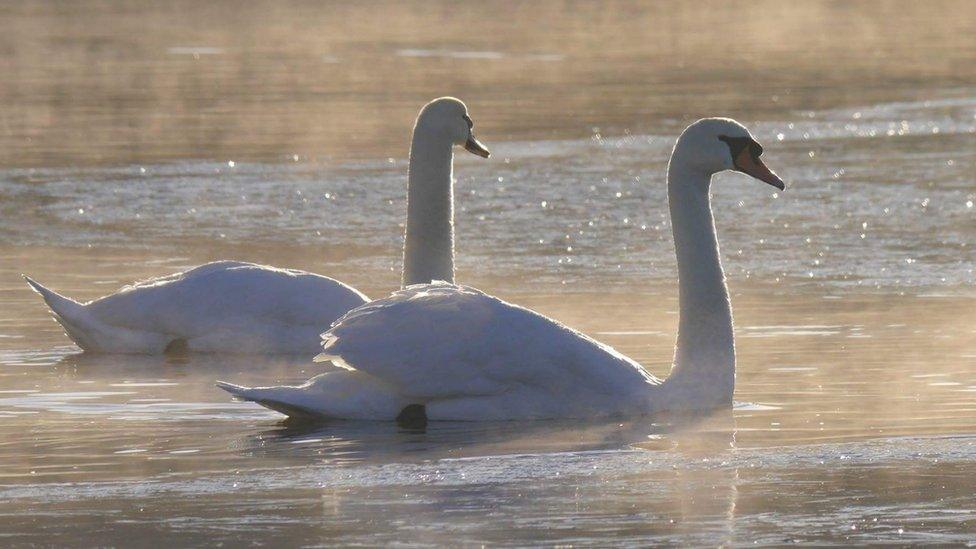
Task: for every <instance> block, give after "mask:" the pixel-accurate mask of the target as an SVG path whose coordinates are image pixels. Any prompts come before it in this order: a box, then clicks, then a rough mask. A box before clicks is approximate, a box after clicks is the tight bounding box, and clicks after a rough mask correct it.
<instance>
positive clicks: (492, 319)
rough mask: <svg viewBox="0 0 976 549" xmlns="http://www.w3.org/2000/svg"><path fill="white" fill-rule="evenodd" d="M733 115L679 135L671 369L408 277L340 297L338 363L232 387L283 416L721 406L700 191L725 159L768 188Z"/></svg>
mask: <svg viewBox="0 0 976 549" xmlns="http://www.w3.org/2000/svg"><path fill="white" fill-rule="evenodd" d="M761 153H762V148H761V147H760V146H759V144H758V143H757V142H756V140H755V139H754V138H753V137H752V136H751V135H750V134H749V132H748V130H746V128H744V127H743V126H742V125H741V124H739V123H737V122H735V121H733V120H729V119H723V118H711V119H705V120H700V121H698V122H695V123H694V124H692V125H691V126H689V127H688V128H687V129H686V130H685V131H684V132H683V133H682V134H681V136H680V137H679V138H678V141H677V144H676V145H675V147H674V151H673V153H672V155H671V161H670V163H669V165H668V202H669V205H670V209H671V220H672V228H673V232H674V240H675V249H676V253H677V259H678V279H679V285H680V291H679V294H680V298H679V299H680V311H681V312H680V315H681V316H680V321H679V327H678V338H677V346H676V350H675V355H674V364H673V367H672V370H671V374H670V376H669V377H668V378H667V379H666V380H664V381H661V380H658V379H656V378H655V377H654V376H652V375H651V374H649V373H648V372H647V371H645V370H644V369H643V368H642V367H641V366H640V365H639V364H637V363H636V362H635V361H633V360H631V359H629V358H627V357H625V356H623V355H621V354H620V353H618V352H616V351H615V350H614V349H612V348H611V347H609V346H607V345H604V344H602V343H599V342H597V341H594V340H593V339H591V338H589V337H587V336H585V335H583V334H581V333H579V332H576V331H574V330H572V329H570V328H568V327H566V326H564V325H562V324H560V323H558V322H555V321H553V320H551V319H549V318H546V317H544V316H542V315H540V314H537V313H534V312H532V311H530V310H527V309H523V308H521V307H518V306H516V305H512V304H510V303H506V302H504V301H502V300H500V299H498V298H495V297H491V296H489V295H486V294H484V293H482V292H480V291H478V290H475V289H473V288H468V287H464V286H455V285H453V284H448V283H434V284H427V285H415V286H410V287H408V288H406V289H403V290H400V291H398V292H396V293H394V294H393V295H392V296H391V297H388V298H386V299H381V300H378V301H374V302H372V303H368V304H366V305H363V306H362V307H359V308H357V309H354V310H352V311H350V312H349V313H348V314H347V315H345V316H344V317H343V318H341V319H340V320H339V321H337V322H336V323H335V324H334V325H333V326H332V328H331V329H330V330H329V331H328V332H326V333H324V334H323V347H324V349H325V350H324V352H323V353H322V354H321V355H320V356H319V358H320V359H323V360H331V361H333V362H334V363H336V364H337V365H339V366H340V367H343V368H345V370H340V371H333V372H328V373H325V374H322V375H319V376H317V377H314V378H312V379H311V380H310V381H308V382H307V383H306V384H304V385H302V386H299V387H265V388H245V387H240V386H236V385H231V384H228V383H224V382H218V385H219V386H220V387H221V388H223V389H225V390H227V391H228V392H230V393H231V394H233V395H235V396H236V397H239V398H242V399H245V400H252V401H255V402H257V403H259V404H262V405H263V406H266V407H268V408H271V409H273V410H277V411H280V412H283V413H285V414H288V415H292V416H303V415H305V416H309V415H310V416H318V417H325V418H348V419H369V420H392V419H398V420H401V421H408V422H413V421H414V420H420V421H423V422H425V421H426V420H427V419H431V420H514V419H544V418H591V417H604V416H618V415H640V414H648V413H653V412H657V411H661V410H676V409H711V408H715V407H722V406H729V405H730V404H731V402H732V392H733V388H734V385H735V347H734V343H733V337H732V309H731V305H730V303H729V294H728V290H727V289H726V286H725V275H724V274H723V272H722V266H721V263H720V261H719V250H718V242H717V240H716V237H715V227H714V224H713V221H712V212H711V206H710V200H709V189H710V183H711V177H712V175H713V174H715V173H717V172H720V171H723V170H729V169H734V170H738V171H741V172H744V173H747V174H749V175H751V176H753V177H755V178H757V179H760V180H762V181H764V182H766V183H769V184H770V185H773V186H774V187H777V188H778V189H783V188H784V187H785V185H784V184H783V181H782V180H781V179H780V178H779V177H777V176H776V175H775V174H774V173H772V172H771V171H769V169H768V168H766V166H765V165H764V164H763V162H762V161H761V160H760V159H759V155H760V154H761Z"/></svg>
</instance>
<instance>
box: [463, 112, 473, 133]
mask: <svg viewBox="0 0 976 549" xmlns="http://www.w3.org/2000/svg"><path fill="white" fill-rule="evenodd" d="M461 118H464V121H465V122H467V123H468V129H469V130H473V129H474V122H472V121H471V117H470V116H468V115H466V114H465V115H463V116H462V117H461Z"/></svg>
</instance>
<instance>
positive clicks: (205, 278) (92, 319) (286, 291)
mask: <svg viewBox="0 0 976 549" xmlns="http://www.w3.org/2000/svg"><path fill="white" fill-rule="evenodd" d="M472 128H473V123H472V122H471V119H470V118H469V117H468V114H467V108H466V107H465V105H464V103H462V102H461V101H459V100H457V99H454V98H451V97H444V98H440V99H436V100H434V101H431V102H430V103H428V104H427V105H425V106H424V108H423V109H422V110H421V111H420V114H419V115H418V117H417V122H416V124H415V126H414V135H413V142H412V144H411V148H410V172H409V182H408V217H407V228H406V233H407V234H406V245H405V255H404V277H403V281H404V284H416V283H420V282H431V281H432V280H435V279H436V280H448V281H453V280H454V230H453V221H454V219H453V193H452V167H453V160H454V157H453V147H454V145H463V146H464V147H465V148H466V149H467V150H468V151H470V152H472V153H474V154H477V155H479V156H483V157H486V158H487V157H488V155H489V152H488V150H487V149H486V148H485V147H484V145H482V144H481V143H480V142H478V141H477V140H476V139H475V138H474V136H473V135H472ZM25 279H26V280H27V283H28V284H29V285H30V287H31V288H32V289H34V290H35V291H36V292H37V293H39V294H40V295H41V297H42V298H43V299H44V301H45V302H46V303H47V305H48V307H49V308H50V309H51V312H52V314H53V316H54V318H55V320H57V321H58V322H59V323H60V324H61V325H62V327H63V328H64V330H65V333H66V334H67V335H68V337H70V338H71V339H72V340H73V341H74V342H75V343H77V344H78V346H79V347H81V348H82V349H84V350H85V351H89V352H101V353H140V354H160V353H165V352H172V351H179V352H185V351H194V352H209V353H255V354H308V355H309V356H311V355H314V354H315V353H316V352H318V351H319V350H320V348H319V334H320V333H321V332H322V330H323V329H325V328H327V327H328V326H330V325H331V324H332V323H333V322H334V321H335V320H336V319H338V318H339V317H341V316H342V315H344V314H345V313H346V312H348V311H349V310H351V309H353V308H355V307H358V306H360V305H362V304H364V303H366V302H368V301H369V300H368V298H367V297H366V296H365V295H363V294H362V293H360V292H359V291H357V290H355V289H354V288H351V287H350V286H347V285H346V284H343V283H342V282H339V281H338V280H334V279H331V278H328V277H325V276H320V275H316V274H311V273H307V272H303V271H297V270H292V269H278V268H275V267H267V266H263V265H256V264H253V263H243V262H238V261H218V262H214V263H208V264H205V265H201V266H199V267H196V268H193V269H190V270H188V271H185V272H181V273H176V274H173V275H169V276H165V277H162V278H156V279H151V280H147V281H144V282H140V283H137V284H134V285H131V286H127V287H125V288H123V289H122V290H120V291H118V292H116V293H114V294H111V295H108V296H105V297H103V298H100V299H96V300H94V301H92V302H90V303H84V304H83V303H79V302H77V301H74V300H72V299H70V298H67V297H64V296H62V295H59V294H58V293H56V292H54V291H52V290H50V289H48V288H45V287H44V286H42V285H41V284H39V283H38V282H36V281H34V280H32V279H30V278H28V277H26V276H25Z"/></svg>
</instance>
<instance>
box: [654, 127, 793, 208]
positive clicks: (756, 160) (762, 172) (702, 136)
mask: <svg viewBox="0 0 976 549" xmlns="http://www.w3.org/2000/svg"><path fill="white" fill-rule="evenodd" d="M762 153H763V148H762V145H760V144H759V142H758V141H756V138H755V137H753V135H752V134H751V133H749V130H747V129H746V127H745V126H743V125H742V124H740V123H738V122H736V121H735V120H732V119H731V118H703V119H701V120H699V121H697V122H695V123H694V124H692V125H690V126H688V127H687V128H685V131H683V132H682V133H681V136H680V137H678V142H677V143H676V144H675V146H674V153H673V154H672V157H674V158H680V159H681V161H682V162H684V163H685V164H686V165H689V166H690V167H693V168H695V169H698V170H701V171H703V172H705V173H706V174H707V175H708V176H711V175H714V174H716V173H718V172H723V171H726V170H734V171H737V172H742V173H744V174H746V175H749V176H752V177H754V178H756V179H758V180H759V181H762V182H764V183H768V184H770V185H772V186H773V187H776V188H777V189H779V190H781V191H782V190H784V189H785V188H786V184H785V183H784V182H783V180H782V179H780V178H779V176H778V175H776V174H775V173H773V171H772V170H770V169H769V168H767V167H766V164H764V163H763V161H762V159H760V156H762Z"/></svg>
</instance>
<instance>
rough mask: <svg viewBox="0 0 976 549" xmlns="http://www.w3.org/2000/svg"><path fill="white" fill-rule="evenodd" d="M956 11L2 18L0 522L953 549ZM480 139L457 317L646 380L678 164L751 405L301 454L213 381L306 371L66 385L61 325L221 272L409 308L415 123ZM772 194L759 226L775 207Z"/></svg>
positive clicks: (339, 434)
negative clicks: (277, 274)
mask: <svg viewBox="0 0 976 549" xmlns="http://www.w3.org/2000/svg"><path fill="white" fill-rule="evenodd" d="M974 35H976V4H973V3H971V2H965V1H939V2H934V3H912V2H897V1H866V2H856V3H855V2H852V3H837V2H826V1H825V2H803V3H782V2H772V1H753V2H705V3H682V2H646V3H644V2H620V3H617V2H610V3H588V2H558V1H549V0H545V1H541V2H476V3H455V2H370V3H363V4H359V3H305V2H249V3H236V2H224V1H217V2H209V3H199V2H168V3H142V2H130V1H121V2H108V3H103V2H91V3H89V2H85V3H56V2H24V3H19V4H10V5H5V6H3V7H0V440H3V441H5V442H3V443H2V444H0V514H2V516H3V517H4V518H3V519H0V523H2V524H3V528H2V530H3V532H4V534H5V536H7V538H6V539H7V540H8V541H9V542H10V543H16V544H57V545H70V544H78V543H82V544H85V545H96V544H98V545H131V544H133V543H136V542H137V541H136V540H138V542H142V540H150V539H151V540H154V542H160V543H174V544H177V545H203V544H206V545H211V544H217V543H221V542H223V543H234V544H237V543H239V542H241V541H247V542H253V543H268V544H275V545H281V544H285V545H313V544H328V545H345V544H369V545H372V544H391V543H406V544H434V545H458V544H461V545H475V544H478V545H480V544H513V545H536V544H550V543H551V544H577V545H584V546H590V545H597V546H606V545H615V544H621V545H622V544H630V545H642V546H643V545H655V544H684V545H719V544H726V545H746V544H750V545H751V544H763V545H780V544H783V543H787V542H794V541H796V542H806V543H811V544H826V543H837V544H860V543H868V542H877V543H884V544H912V543H941V544H963V543H971V542H972V540H973V537H972V536H973V523H972V519H971V517H970V515H971V512H970V511H971V510H972V508H973V506H974V503H976V502H974V499H973V493H974V492H976V485H974V480H973V479H974V478H976V475H974V473H976V467H974V465H973V463H976V436H974V434H976V329H974V326H976V313H974V311H976V295H974V293H973V287H974V283H976V275H974V269H976V251H974V245H973V243H974V242H976V223H974V217H973V215H974V209H973V207H972V204H973V202H974V201H976V175H974V174H976V43H974V42H973V39H972V36H974ZM442 95H454V96H457V97H460V98H462V99H463V100H464V101H465V102H466V103H467V105H468V107H469V110H470V114H471V117H472V119H473V120H474V123H475V125H476V128H477V135H478V137H479V139H481V140H483V141H484V142H485V144H486V145H488V147H489V148H490V149H491V150H492V157H491V159H490V160H487V161H486V160H483V159H480V158H473V157H470V158H469V156H470V155H466V156H461V155H459V156H458V158H457V159H456V165H455V171H454V176H455V177H456V179H457V183H456V185H455V190H454V192H455V201H456V205H455V208H456V209H455V214H456V221H457V227H456V231H457V250H456V251H457V265H458V271H457V277H458V281H459V282H462V283H465V284H471V285H474V286H477V287H479V288H481V289H483V290H485V291H488V292H490V293H492V294H495V295H498V296H500V297H502V298H504V299H507V300H509V301H512V302H514V303H518V304H520V305H523V306H526V307H528V308H531V309H533V310H536V311H539V312H540V313H543V314H546V315H548V316H551V317H552V318H555V319H557V320H559V321H561V322H564V323H566V324H567V325H569V326H572V327H575V328H578V329H579V330H581V331H583V332H584V333H586V334H588V335H590V336H592V337H594V338H596V339H598V340H600V341H602V342H605V343H607V344H609V345H612V346H613V347H614V348H616V349H617V350H619V351H620V352H622V353H624V354H626V355H628V356H631V357H633V358H634V359H636V360H638V361H639V362H640V363H641V364H643V365H644V366H645V367H646V368H647V369H648V370H650V371H651V372H653V373H654V374H655V375H658V376H661V377H664V376H666V375H667V373H668V370H669V367H670V363H671V359H672V352H673V347H674V333H675V330H676V326H677V310H678V307H677V286H676V284H675V264H674V263H675V261H674V251H673V247H672V239H671V234H670V231H671V227H670V224H669V218H668V210H667V197H666V192H665V187H664V174H665V169H666V163H667V160H668V155H669V153H670V151H671V148H672V147H673V144H674V139H675V137H676V136H677V134H678V133H679V132H680V131H681V129H682V128H684V127H685V126H686V125H687V123H688V122H690V121H692V120H694V119H697V118H700V117H702V116H710V115H724V116H731V117H734V118H736V119H738V120H740V121H742V122H743V123H745V124H746V125H747V126H748V127H749V128H750V130H752V131H753V132H754V133H755V135H756V136H757V138H758V139H759V140H760V141H761V142H762V144H763V147H764V151H765V152H764V154H763V159H764V160H765V161H766V162H767V163H768V165H769V166H770V167H771V168H773V169H774V170H775V171H776V172H777V173H778V174H779V175H781V176H782V177H783V178H784V180H786V181H787V182H788V183H789V186H788V188H787V189H786V190H785V191H784V192H782V193H778V192H777V193H775V194H774V191H775V189H771V188H769V187H766V186H764V185H760V184H755V182H752V181H747V180H746V177H745V176H741V175H739V174H722V175H719V176H717V177H716V180H715V181H716V182H715V184H714V186H713V195H714V196H713V202H714V210H715V222H716V225H717V229H718V235H719V240H720V242H721V251H722V260H723V265H724V267H725V270H726V275H727V277H728V282H729V286H730V289H731V293H732V304H733V307H734V313H735V314H734V316H735V325H736V351H737V357H738V375H737V382H736V392H735V400H736V405H735V406H734V407H733V409H732V410H731V411H730V412H729V411H724V412H722V413H719V414H715V415H710V416H707V417H691V418H689V417H674V416H670V417H669V416H663V417H654V418H641V419H628V420H620V421H613V422H592V423H579V422H551V423H550V422H543V423H538V422H537V423H534V424H530V425H525V424H519V423H517V422H516V423H504V424H497V423H491V424H453V423H451V424H442V425H432V426H430V427H429V428H428V429H427V430H426V431H424V432H417V431H406V430H400V429H398V428H396V427H394V426H392V425H386V424H360V423H348V422H338V423H331V424H325V425H312V426H308V425H306V426H296V425H282V424H280V422H279V421H280V419H281V418H280V416H279V415H277V414H274V413H272V412H269V411H267V410H265V409H263V408H260V407H258V406H256V405H252V404H248V403H238V402H233V401H231V400H230V399H228V398H227V396H226V395H225V394H223V393H222V392H220V391H218V390H217V389H215V387H214V386H213V381H214V380H216V379H230V380H234V381H235V382H240V383H247V384H258V385H262V384H271V383H292V382H302V381H304V380H306V379H308V378H309V377H311V376H313V375H315V374H317V373H319V372H320V371H321V368H322V367H323V366H322V365H320V364H314V363H312V362H310V361H308V360H304V359H300V358H299V359H283V358H267V357H250V356H230V357H228V356H194V355H191V356H188V357H179V358H172V357H170V358H156V357H133V356H97V355H85V354H80V353H79V351H78V349H77V348H76V347H75V346H73V345H72V344H71V343H70V341H69V340H68V339H67V338H66V337H65V336H64V334H63V333H62V331H61V329H60V327H59V326H58V325H57V324H55V323H54V322H52V321H51V319H50V317H49V315H48V312H47V311H46V310H45V308H44V306H43V304H42V302H41V301H40V300H39V299H38V297H37V295H36V294H34V293H32V292H31V291H30V290H29V289H28V288H27V287H26V285H25V284H24V283H23V280H22V279H21V277H20V275H21V273H26V274H29V275H31V276H32V277H34V278H36V279H37V280H39V281H41V282H43V283H45V284H47V285H50V286H51V287H53V288H55V289H57V290H59V291H61V292H63V293H64V294H66V295H68V296H71V297H74V298H77V299H80V300H82V301H84V300H88V299H94V298H96V297H98V296H101V295H105V294H107V293H110V292H113V291H115V290H117V289H118V288H120V287H122V286H123V285H125V284H128V283H131V282H133V281H136V280H141V279H144V278H147V277H152V276H159V275H164V274H168V273H172V272H176V271H179V270H181V269H185V268H188V267H191V266H194V265H199V264H201V263H204V262H206V261H210V260H216V259H225V258H235V259H241V260H249V261H256V262H260V263H267V264H273V265H278V266H282V267H293V268H299V269H305V270H309V271H312V272H319V273H323V274H327V275H329V276H333V277H335V278H337V279H340V280H343V281H345V282H348V283H350V284H352V285H354V286H355V287H357V288H359V289H361V290H363V291H364V292H365V293H366V294H368V295H369V296H371V297H380V296H383V295H385V294H386V293H388V292H389V291H390V290H392V289H394V288H395V287H396V286H397V285H398V283H399V279H400V277H399V270H400V268H401V265H400V258H401V252H400V248H401V246H402V234H403V226H402V224H403V221H404V216H405V191H406V156H407V150H408V147H409V142H410V141H409V140H410V131H411V125H412V123H413V121H414V118H415V117H416V115H417V110H418V108H419V107H420V106H421V105H422V104H424V103H425V102H426V101H428V100H430V99H431V98H433V97H437V96H442ZM760 187H764V188H760Z"/></svg>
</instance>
